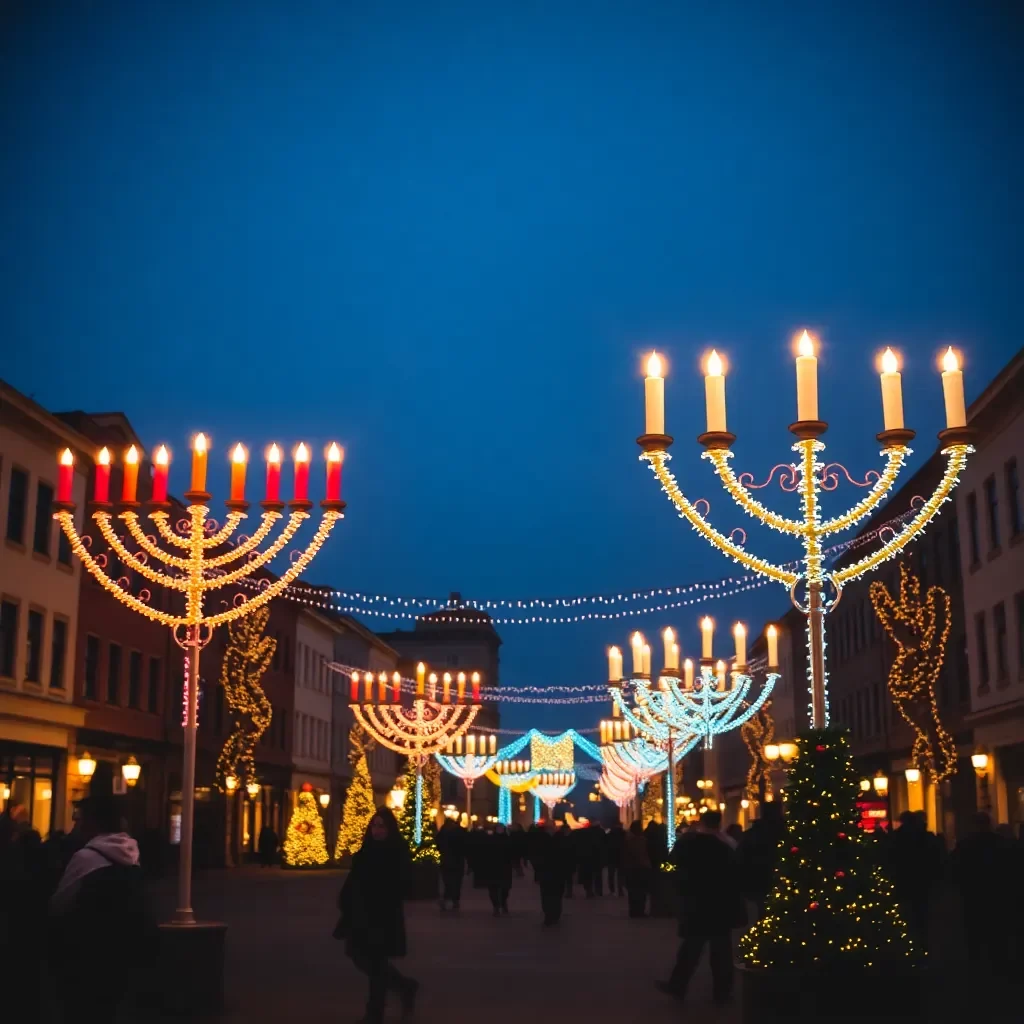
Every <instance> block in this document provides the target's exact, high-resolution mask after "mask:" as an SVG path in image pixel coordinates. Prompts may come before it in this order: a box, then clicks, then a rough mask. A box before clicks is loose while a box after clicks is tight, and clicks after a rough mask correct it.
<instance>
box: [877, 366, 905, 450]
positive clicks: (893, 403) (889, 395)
mask: <svg viewBox="0 0 1024 1024" xmlns="http://www.w3.org/2000/svg"><path fill="white" fill-rule="evenodd" d="M899 371H900V364H899V361H898V360H897V359H896V353H895V352H893V350H892V349H891V348H887V349H886V350H885V351H884V352H883V353H882V375H881V378H882V421H883V423H884V424H885V429H886V430H902V429H903V382H902V379H901V374H900V372H899Z"/></svg>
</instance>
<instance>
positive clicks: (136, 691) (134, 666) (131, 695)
mask: <svg viewBox="0 0 1024 1024" xmlns="http://www.w3.org/2000/svg"><path fill="white" fill-rule="evenodd" d="M141 701H142V653H141V652H140V651H132V652H131V653H130V654H129V655H128V707H130V708H138V707H141V706H142V705H141Z"/></svg>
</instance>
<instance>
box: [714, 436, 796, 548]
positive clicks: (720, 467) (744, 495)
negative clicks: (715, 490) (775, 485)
mask: <svg viewBox="0 0 1024 1024" xmlns="http://www.w3.org/2000/svg"><path fill="white" fill-rule="evenodd" d="M704 458H706V459H710V460H711V462H712V463H713V464H714V467H715V472H716V473H717V474H718V477H719V479H720V480H721V481H722V484H723V486H724V487H725V489H726V491H728V493H729V497H731V498H732V500H733V501H735V502H736V504H737V505H739V507H740V508H741V509H743V511H744V512H746V513H747V515H748V516H753V518H754V519H759V520H760V521H761V522H763V523H764V524H765V525H766V526H770V527H772V529H775V530H780V531H781V532H782V533H790V534H793V535H795V536H800V535H801V534H802V533H803V532H804V524H803V523H798V522H796V521H795V520H793V519H787V518H786V517H785V516H780V515H779V514H778V513H777V512H773V511H772V510H771V509H770V508H766V507H765V506H764V505H762V504H761V502H759V501H758V500H757V499H756V498H755V497H754V496H753V495H752V494H751V493H750V491H748V490H747V488H746V487H744V486H743V484H741V483H740V482H739V480H738V479H737V477H736V474H735V473H734V472H733V471H732V467H731V466H730V465H729V460H730V459H731V458H732V452H731V451H730V450H729V449H728V448H710V449H708V451H706V452H705V453H704Z"/></svg>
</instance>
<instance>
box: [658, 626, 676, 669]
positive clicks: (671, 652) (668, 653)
mask: <svg viewBox="0 0 1024 1024" xmlns="http://www.w3.org/2000/svg"><path fill="white" fill-rule="evenodd" d="M661 638H662V640H664V642H665V671H666V672H678V671H679V645H678V644H677V643H676V634H675V631H674V630H673V629H672V627H671V626H666V627H665V629H664V630H663V631H662V634H661Z"/></svg>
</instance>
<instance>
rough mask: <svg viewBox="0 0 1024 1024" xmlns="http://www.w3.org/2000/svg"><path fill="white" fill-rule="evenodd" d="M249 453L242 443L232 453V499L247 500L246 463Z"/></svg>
mask: <svg viewBox="0 0 1024 1024" xmlns="http://www.w3.org/2000/svg"><path fill="white" fill-rule="evenodd" d="M248 458H249V453H248V452H247V451H246V450H245V449H244V448H243V447H242V445H241V444H236V445H235V450H234V451H233V452H232V453H231V500H232V501H245V464H246V462H247V460H248Z"/></svg>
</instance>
